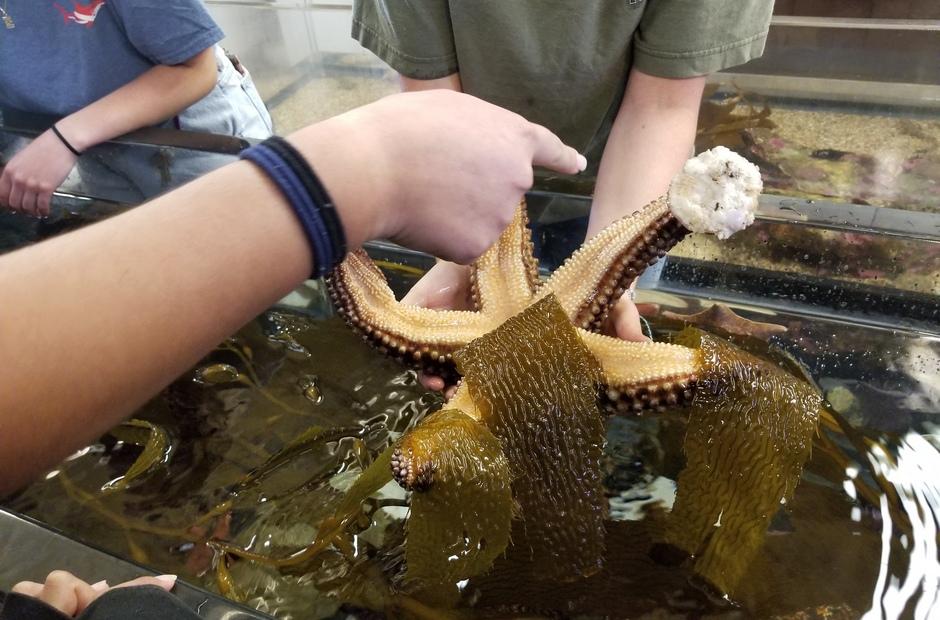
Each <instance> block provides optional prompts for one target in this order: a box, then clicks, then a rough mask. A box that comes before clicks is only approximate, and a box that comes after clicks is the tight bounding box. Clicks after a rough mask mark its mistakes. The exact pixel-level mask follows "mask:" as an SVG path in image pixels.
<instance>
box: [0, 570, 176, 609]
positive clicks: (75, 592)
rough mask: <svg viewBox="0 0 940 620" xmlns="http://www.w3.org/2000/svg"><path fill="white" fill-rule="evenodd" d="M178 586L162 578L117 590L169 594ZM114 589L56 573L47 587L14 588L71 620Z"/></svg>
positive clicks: (146, 579)
mask: <svg viewBox="0 0 940 620" xmlns="http://www.w3.org/2000/svg"><path fill="white" fill-rule="evenodd" d="M175 583H176V575H160V576H159V577H138V578H137V579H133V580H131V581H128V582H125V583H122V584H119V585H116V586H113V587H114V588H130V587H134V586H157V587H158V588H163V589H164V590H166V591H168V592H169V591H170V590H171V589H172V588H173V586H174V584H175ZM111 589H112V586H109V585H108V582H107V581H99V582H98V583H95V584H88V583H87V582H85V581H82V580H81V579H79V578H78V577H76V576H75V575H73V574H72V573H69V572H66V571H64V570H56V571H52V572H51V573H49V576H48V577H46V581H45V582H44V583H36V582H33V581H21V582H19V583H18V584H16V585H15V586H13V590H12V591H13V592H16V593H17V594H24V595H26V596H32V597H34V598H37V599H39V600H40V601H42V602H44V603H45V604H47V605H49V606H50V607H54V608H55V609H57V610H59V611H61V612H62V613H64V614H65V615H67V616H70V617H71V616H76V615H78V614H80V613H82V612H83V611H84V610H85V608H86V607H88V606H89V605H91V603H92V602H94V600H95V599H97V598H98V597H99V596H101V595H102V594H104V593H105V592H107V591H108V590H111Z"/></svg>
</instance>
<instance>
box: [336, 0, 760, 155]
mask: <svg viewBox="0 0 940 620" xmlns="http://www.w3.org/2000/svg"><path fill="white" fill-rule="evenodd" d="M353 10H354V13H353V31H352V34H353V37H354V38H355V39H357V40H358V41H359V42H360V43H362V45H363V46H365V47H366V48H368V49H369V50H371V51H372V52H373V53H375V54H376V55H377V56H378V57H379V58H381V59H382V60H384V61H385V62H387V63H388V64H389V65H391V67H392V68H394V69H395V70H396V71H398V72H399V73H400V74H402V75H404V76H406V77H410V78H415V79H435V78H441V77H444V76H447V75H450V74H452V73H455V72H458V71H459V72H460V81H461V83H462V85H463V90H464V92H467V93H469V94H471V95H475V96H477V97H480V98H481V99H485V100H487V101H490V102H492V103H495V104H497V105H499V106H502V107H504V108H507V109H509V110H512V111H514V112H517V113H518V114H521V115H522V116H524V117H525V118H527V119H529V120H530V121H533V122H536V123H539V124H542V125H545V126H546V127H548V128H550V129H551V130H552V131H554V132H555V133H557V134H558V135H559V136H560V137H561V138H562V139H563V140H564V141H565V142H567V143H568V144H570V145H572V146H574V147H575V148H578V149H579V150H581V151H584V152H587V153H589V159H594V161H596V160H597V159H598V158H599V157H598V155H599V154H600V152H602V149H603V146H604V142H606V139H607V134H608V132H609V131H610V125H611V123H612V122H613V119H614V118H615V116H616V114H617V110H618V109H619V107H620V102H621V100H622V98H623V92H624V88H625V86H626V80H627V75H628V73H629V69H630V68H631V67H636V68H637V69H639V70H640V71H642V72H644V73H647V74H649V75H654V76H660V77H670V78H682V77H692V76H697V75H706V74H708V73H713V72H715V71H718V70H720V69H724V68H727V67H731V66H733V65H738V64H741V63H744V62H747V61H748V60H750V59H751V58H754V57H757V56H760V54H761V53H762V52H763V49H764V41H765V39H766V37H767V29H768V26H769V23H770V15H771V13H772V10H773V0H645V1H644V0H570V1H564V0H356V2H355V5H354V9H353ZM592 155H593V156H594V157H592Z"/></svg>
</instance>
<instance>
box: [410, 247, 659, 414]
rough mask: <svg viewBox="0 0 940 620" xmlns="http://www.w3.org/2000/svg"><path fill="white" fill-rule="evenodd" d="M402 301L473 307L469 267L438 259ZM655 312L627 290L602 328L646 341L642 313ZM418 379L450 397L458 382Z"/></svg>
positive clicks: (420, 375)
mask: <svg viewBox="0 0 940 620" xmlns="http://www.w3.org/2000/svg"><path fill="white" fill-rule="evenodd" d="M402 303H406V304H414V305H416V306H421V307H424V308H439V309H446V310H468V309H470V307H471V303H470V268H469V267H465V266H463V265H456V264H454V263H448V262H446V261H439V262H438V263H437V264H436V265H434V266H433V267H432V268H431V269H429V270H428V272H427V273H426V274H424V276H422V277H421V279H420V280H418V281H417V282H416V283H415V285H414V286H413V287H411V290H410V291H408V293H407V294H406V295H405V296H404V298H402ZM654 312H655V307H653V306H652V304H640V305H637V304H635V303H634V302H633V296H632V295H630V294H629V293H626V294H624V295H623V296H622V297H621V298H620V300H619V301H618V302H617V303H616V304H614V306H613V308H612V309H611V311H610V316H609V317H608V318H607V323H606V324H605V326H604V329H603V331H604V333H607V334H608V335H611V336H617V337H618V338H621V339H623V340H628V341H633V342H644V341H646V340H648V338H647V337H646V336H645V335H644V334H643V327H642V325H641V324H640V315H641V314H644V315H646V314H652V313H654ZM418 380H419V381H420V382H421V385H423V386H424V387H425V389H428V390H433V391H435V392H441V391H443V392H444V395H445V396H446V397H447V398H450V397H451V396H453V393H454V391H455V389H456V386H455V385H448V384H447V383H445V381H444V379H443V377H441V376H439V375H435V374H430V373H426V372H419V373H418Z"/></svg>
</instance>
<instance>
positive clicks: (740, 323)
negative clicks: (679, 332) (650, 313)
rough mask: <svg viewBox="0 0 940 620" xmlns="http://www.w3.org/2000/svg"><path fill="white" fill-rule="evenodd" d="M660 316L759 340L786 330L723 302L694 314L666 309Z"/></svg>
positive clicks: (767, 338)
mask: <svg viewBox="0 0 940 620" xmlns="http://www.w3.org/2000/svg"><path fill="white" fill-rule="evenodd" d="M660 316H661V317H662V318H664V319H669V320H672V321H681V322H683V323H687V324H689V325H698V326H699V327H705V328H711V329H717V330H720V331H723V332H726V333H728V334H733V335H736V336H752V337H754V338H759V339H761V340H769V339H770V338H771V337H773V336H775V335H776V334H783V333H786V331H787V328H786V327H784V326H783V325H778V324H777V323H762V322H760V321H752V320H750V319H746V318H744V317H742V316H741V315H739V314H737V313H736V312H735V311H734V310H732V309H731V308H729V307H728V306H726V305H724V304H713V305H711V306H709V307H708V308H707V309H705V310H702V311H701V312H696V313H695V314H678V313H676V312H670V311H669V310H666V311H665V312H662V313H661V314H660Z"/></svg>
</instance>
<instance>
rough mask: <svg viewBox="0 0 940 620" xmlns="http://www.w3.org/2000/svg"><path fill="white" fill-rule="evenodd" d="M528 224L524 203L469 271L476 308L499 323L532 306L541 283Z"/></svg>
mask: <svg viewBox="0 0 940 620" xmlns="http://www.w3.org/2000/svg"><path fill="white" fill-rule="evenodd" d="M527 224H528V216H527V215H526V210H525V202H523V203H521V204H520V205H519V209H518V210H517V211H516V217H515V218H513V221H512V223H511V224H509V226H508V227H507V228H506V230H505V231H503V234H502V235H501V236H500V238H499V240H498V241H497V242H496V244H495V245H493V246H492V247H491V248H490V249H489V250H487V251H486V253H484V254H483V256H481V257H480V258H479V259H478V260H477V261H476V262H475V263H474V264H473V267H472V269H471V272H470V284H471V292H472V296H473V302H474V306H475V307H476V308H478V309H480V310H482V311H483V312H484V313H486V314H488V315H489V316H492V317H494V318H496V319H497V320H498V321H499V322H500V323H501V322H502V321H504V320H506V319H508V318H509V317H511V316H514V315H516V314H518V313H520V312H522V311H523V310H525V309H526V308H527V307H528V306H529V304H530V303H531V302H532V294H533V293H534V292H535V287H536V285H537V284H538V261H536V260H535V256H534V254H533V249H532V236H531V233H530V232H529V227H528V225H527Z"/></svg>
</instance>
